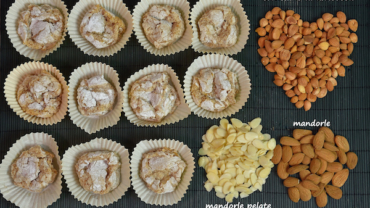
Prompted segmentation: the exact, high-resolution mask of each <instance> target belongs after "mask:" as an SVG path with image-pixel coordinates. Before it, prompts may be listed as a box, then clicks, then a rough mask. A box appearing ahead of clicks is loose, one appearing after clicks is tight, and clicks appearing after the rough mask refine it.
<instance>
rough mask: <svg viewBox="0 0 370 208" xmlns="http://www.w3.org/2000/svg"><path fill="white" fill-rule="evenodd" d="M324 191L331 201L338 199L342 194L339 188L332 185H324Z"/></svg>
mask: <svg viewBox="0 0 370 208" xmlns="http://www.w3.org/2000/svg"><path fill="white" fill-rule="evenodd" d="M325 191H326V193H328V195H329V196H331V198H333V199H340V198H342V196H343V192H342V190H341V189H340V188H338V187H336V186H332V185H326V186H325Z"/></svg>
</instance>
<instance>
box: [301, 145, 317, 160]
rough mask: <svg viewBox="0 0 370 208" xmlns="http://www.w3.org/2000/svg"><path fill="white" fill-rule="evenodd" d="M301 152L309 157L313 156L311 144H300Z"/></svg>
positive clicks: (313, 151)
mask: <svg viewBox="0 0 370 208" xmlns="http://www.w3.org/2000/svg"><path fill="white" fill-rule="evenodd" d="M301 148H302V152H303V153H304V154H305V155H306V156H307V157H309V158H314V157H315V150H314V149H313V146H312V145H311V144H302V146H301Z"/></svg>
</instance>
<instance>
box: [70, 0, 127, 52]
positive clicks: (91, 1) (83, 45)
mask: <svg viewBox="0 0 370 208" xmlns="http://www.w3.org/2000/svg"><path fill="white" fill-rule="evenodd" d="M96 4H100V5H101V6H102V7H104V8H105V9H106V10H107V11H109V12H111V13H112V14H114V15H115V16H117V17H119V18H121V19H122V20H123V22H124V23H125V25H126V31H125V33H124V34H123V36H122V38H121V40H119V41H117V43H115V44H114V45H111V46H108V47H106V48H100V49H99V48H96V47H95V46H94V45H93V44H91V43H90V42H89V41H88V40H86V39H85V38H84V37H82V35H81V34H80V25H81V21H82V19H83V18H84V16H85V14H86V13H87V12H88V11H89V10H90V9H91V7H92V6H94V5H96ZM132 27H133V24H132V16H131V14H130V11H129V10H128V8H127V7H126V5H125V4H124V3H123V2H122V1H121V0H80V1H78V2H77V4H76V5H75V6H74V7H73V9H72V10H71V14H70V15H69V21H68V34H69V36H70V37H71V39H72V41H73V42H74V43H75V44H76V45H77V47H78V48H79V49H81V51H82V52H84V53H85V54H87V55H93V56H112V55H114V54H115V53H117V52H118V51H120V50H121V49H122V48H124V47H125V45H126V43H127V41H128V39H129V38H130V36H131V33H132Z"/></svg>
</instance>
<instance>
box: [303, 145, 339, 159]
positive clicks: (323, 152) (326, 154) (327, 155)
mask: <svg viewBox="0 0 370 208" xmlns="http://www.w3.org/2000/svg"><path fill="white" fill-rule="evenodd" d="M302 151H303V148H302ZM303 152H304V151H303ZM315 153H316V154H317V155H318V156H320V157H321V158H322V159H324V160H326V161H327V162H334V161H335V160H336V159H337V155H336V154H334V152H332V151H330V150H327V149H325V148H322V149H317V150H315Z"/></svg>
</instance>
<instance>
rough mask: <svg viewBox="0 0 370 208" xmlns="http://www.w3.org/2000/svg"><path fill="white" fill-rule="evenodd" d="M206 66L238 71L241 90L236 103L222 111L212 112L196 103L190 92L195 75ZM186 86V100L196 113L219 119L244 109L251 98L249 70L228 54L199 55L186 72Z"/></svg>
mask: <svg viewBox="0 0 370 208" xmlns="http://www.w3.org/2000/svg"><path fill="white" fill-rule="evenodd" d="M204 68H227V69H228V70H230V71H232V72H234V73H236V75H237V78H238V82H239V89H240V91H239V93H238V94H237V95H236V103H235V104H232V105H230V106H229V107H228V108H226V109H225V110H223V111H221V112H212V111H208V110H205V109H203V108H201V107H199V106H198V105H197V104H195V103H194V101H193V97H192V96H191V92H190V89H191V84H192V81H193V76H194V75H195V74H197V73H198V71H199V70H200V69H204ZM184 88H185V89H184V90H185V99H186V102H187V104H188V105H189V107H190V109H191V111H192V112H193V113H194V114H196V115H198V116H200V117H204V118H210V119H218V118H224V117H228V116H231V115H233V114H235V113H237V112H238V111H239V110H240V109H242V107H243V106H244V105H245V103H246V102H247V99H248V98H249V94H250V91H251V83H250V79H249V75H248V73H247V71H246V70H245V68H244V66H243V65H241V64H240V63H239V62H237V61H236V60H234V59H232V58H230V57H228V56H224V55H220V54H208V55H204V56H200V57H198V58H197V59H195V60H194V62H193V63H192V64H191V65H190V67H189V68H188V71H186V74H185V79H184Z"/></svg>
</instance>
